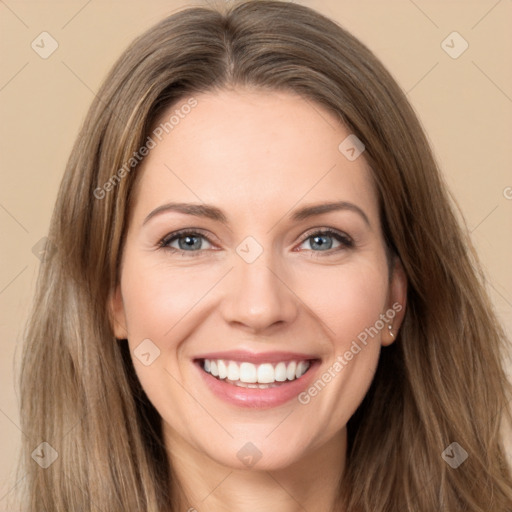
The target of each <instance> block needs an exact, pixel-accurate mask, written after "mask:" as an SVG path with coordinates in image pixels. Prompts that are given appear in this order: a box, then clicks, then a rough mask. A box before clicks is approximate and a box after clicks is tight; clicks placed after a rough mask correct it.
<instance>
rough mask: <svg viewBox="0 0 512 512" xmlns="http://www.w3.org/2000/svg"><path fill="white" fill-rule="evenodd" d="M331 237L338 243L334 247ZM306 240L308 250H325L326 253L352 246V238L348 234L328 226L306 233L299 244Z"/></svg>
mask: <svg viewBox="0 0 512 512" xmlns="http://www.w3.org/2000/svg"><path fill="white" fill-rule="evenodd" d="M333 239H334V241H335V242H337V243H338V246H337V247H334V248H333V243H335V242H333ZM306 242H307V243H309V246H310V249H309V250H312V251H313V252H316V253H318V252H326V253H328V254H332V253H333V252H338V251H340V250H343V249H348V248H351V247H353V246H354V242H353V240H352V239H351V238H350V237H349V236H348V235H346V234H345V233H342V232H339V231H336V230H333V229H330V228H326V229H321V230H317V231H314V232H310V233H308V234H307V235H306V237H305V238H304V239H303V241H302V243H301V245H302V244H304V243H306ZM319 256H320V255H319ZM321 256H323V255H321Z"/></svg>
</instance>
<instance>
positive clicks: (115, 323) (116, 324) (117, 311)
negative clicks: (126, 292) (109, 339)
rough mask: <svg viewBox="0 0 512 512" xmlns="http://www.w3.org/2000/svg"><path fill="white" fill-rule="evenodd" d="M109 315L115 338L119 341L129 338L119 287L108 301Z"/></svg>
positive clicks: (118, 286)
mask: <svg viewBox="0 0 512 512" xmlns="http://www.w3.org/2000/svg"><path fill="white" fill-rule="evenodd" d="M108 313H109V319H110V325H111V328H112V331H113V333H114V336H115V337H116V338H117V339H119V340H124V339H127V338H128V331H127V329H126V316H125V312H124V304H123V297H122V295H121V286H120V285H117V286H116V288H115V290H114V291H113V292H112V293H111V294H110V297H109V299H108Z"/></svg>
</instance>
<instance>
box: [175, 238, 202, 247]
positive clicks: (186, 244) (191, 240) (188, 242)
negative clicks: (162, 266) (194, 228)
mask: <svg viewBox="0 0 512 512" xmlns="http://www.w3.org/2000/svg"><path fill="white" fill-rule="evenodd" d="M183 239H184V240H185V242H184V243H183V244H182V242H181V241H182V240H183ZM194 239H195V240H196V242H195V243H194ZM198 240H199V238H198V237H197V236H189V235H187V236H185V237H182V238H180V241H179V244H180V248H181V249H183V248H184V247H185V248H186V249H191V248H192V249H199V245H200V243H199V241H198Z"/></svg>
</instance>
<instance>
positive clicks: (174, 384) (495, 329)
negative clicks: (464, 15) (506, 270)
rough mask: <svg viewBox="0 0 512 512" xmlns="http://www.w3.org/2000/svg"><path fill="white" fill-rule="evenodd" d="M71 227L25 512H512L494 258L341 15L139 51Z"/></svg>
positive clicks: (123, 64)
mask: <svg viewBox="0 0 512 512" xmlns="http://www.w3.org/2000/svg"><path fill="white" fill-rule="evenodd" d="M49 239H50V241H51V243H53V244H55V245H56V247H57V249H56V251H55V253H54V254H53V255H52V256H51V257H48V258H47V261H46V262H45V263H44V265H43V267H42V271H41V275H40V279H39V282H38V289H37V297H36V300H35V304H36V305H35V307H34V310H33V313H32V317H31V320H30V322H29V325H28V329H27V334H26V342H25V349H24V356H23V368H22V372H21V417H22V428H23V430H24V432H26V433H27V437H26V438H25V439H24V450H25V454H24V455H25V457H24V467H23V469H24V471H25V472H28V474H27V478H26V489H25V499H24V501H25V504H26V506H25V510H30V511H33V510H51V511H61V510H62V511H64V510H65V511H68V510H84V511H85V510H91V511H92V510H96V509H100V510H140V511H152V512H156V511H178V510H198V511H220V510H251V511H259V510H268V509H272V508H279V509H280V510H282V511H295V510H315V511H320V512H321V511H344V512H356V511H368V512H369V511H371V512H377V511H379V512H384V511H398V510H404V511H405V510H408V511H412V510H415V511H422V512H423V511H431V510H447V511H450V512H451V511H455V510H467V511H474V512H476V511H483V510H493V511H497V512H505V511H507V510H511V509H512V482H511V475H510V468H509V467H508V466H507V462H506V459H505V454H504V449H503V445H502V440H501V439H500V432H499V428H500V423H501V421H502V420H504V419H507V418H508V419H510V410H509V409H508V400H509V399H510V384H509V383H508V382H507V380H506V376H505V373H504V371H503V369H502V367H501V359H500V357H501V354H500V349H501V347H503V346H504V340H505V337H504V334H503V332H502V329H501V328H500V327H499V325H498V322H497V320H496V318H495V316H494V314H493V312H492V308H491V305H490V302H489V299H488V297H487V296H486V294H485V291H484V287H483V285H482V275H481V272H480V270H479V267H478V263H477V259H476V256H475V254H474V252H473V249H472V248H471V243H470V241H469V239H468V238H467V236H466V233H465V231H463V230H462V229H461V228H460V227H459V226H458V224H457V221H456V218H455V215H454V213H453V210H452V206H451V205H450V201H449V198H448V194H447V191H446V189H445V186H444V184H443V182H442V179H441V177H440V173H439V170H438V168H437V165H436V163H435V161H434V158H433V156H432V153H431V150H430V148H429V146H428V143H427V141H426V138H425V135H424V134H423V132H422V129H421V127H420V124H419V122H418V120H417V118H416V116H415V114H414V113H413V111H412V109H411V107H410V105H409V104H408V102H407V100H406V98H405V96H404V94H403V93H402V92H401V90H400V89H399V87H398V86H397V84H396V83H395V82H394V80H393V79H392V77H391V76H390V75H389V73H388V72H387V71H386V70H385V69H384V68H383V66H382V64H380V62H379V61H378V60H377V59H376V58H375V56H374V55H373V54H372V53H371V52H370V51H369V50H368V49H367V48H366V47H364V46H363V45H362V44H361V43H360V42H359V41H357V40H356V39H355V38H354V37H353V36H351V35H350V34H348V33H347V32H346V31H345V30H343V29H341V28H340V27H339V26H338V25H336V24H335V23H334V22H332V21H330V20H328V19H326V18H325V17H323V16H321V15H320V14H318V13H316V12H315V11H313V10H311V9H309V8H306V7H303V6H299V5H296V4H293V3H284V2H274V1H248V2H243V3H241V4H239V5H237V6H234V7H232V8H230V9H227V12H226V13H221V12H219V11H218V10H216V9H206V8H193V9H187V10H184V11H182V12H179V13H177V14H174V15H172V16H170V17H168V18H167V19H165V20H163V21H162V22H161V23H159V24H158V25H156V26H155V27H153V28H152V29H151V30H149V31H148V32H146V33H145V34H143V35H142V36H141V37H139V38H138V39H137V40H136V41H135V42H134V43H133V44H132V45H131V46H130V47H129V48H128V49H127V50H126V51H125V53H124V54H123V55H122V56H121V58H120V59H119V61H118V62H117V63H116V64H115V66H114V68H113V69H112V71H111V72H110V74H109V76H108V77H107V79H106V81H105V83H104V84H103V86H102V88H101V89H100V91H99V93H98V95H97V97H96V100H95V101H94V103H93V105H92V106H91V108H90V111H89V113H88V116H87V118H86V120H85V123H84V126H83V128H82V131H81V133H80V135H79V137H78V139H77V141H76V144H75V146H74V148H73V151H72V154H71V157H70V160H69V162H68V166H67V169H66V173H65V176H64V179H63V181H62V185H61V188H60V191H59V196H58V199H57V204H56V207H55V211H54V215H53V218H52V222H51V229H50V234H49ZM42 443H46V444H42ZM34 461H35V462H37V464H35V463H34ZM475 482H478V483H480V484H481V485H476V484H475Z"/></svg>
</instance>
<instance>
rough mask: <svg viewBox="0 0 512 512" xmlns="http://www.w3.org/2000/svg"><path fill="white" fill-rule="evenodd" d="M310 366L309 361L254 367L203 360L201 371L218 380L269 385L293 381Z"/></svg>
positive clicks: (246, 364) (248, 364) (218, 360)
mask: <svg viewBox="0 0 512 512" xmlns="http://www.w3.org/2000/svg"><path fill="white" fill-rule="evenodd" d="M309 366H310V362H309V361H298V362H297V361H289V362H287V363H285V362H280V363H277V364H276V365H275V367H274V366H273V365H272V364H270V363H264V364H260V365H255V364H253V363H246V362H243V363H238V362H236V361H226V360H223V359H204V361H203V369H204V370H205V371H206V372H208V373H211V374H212V375H213V376H215V377H218V378H219V379H226V378H227V379H228V380H233V381H237V380H238V381H241V382H246V383H259V384H270V383H272V382H284V381H286V380H295V379H298V378H299V377H300V376H302V375H304V374H305V373H306V371H307V370H308V368H309Z"/></svg>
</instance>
